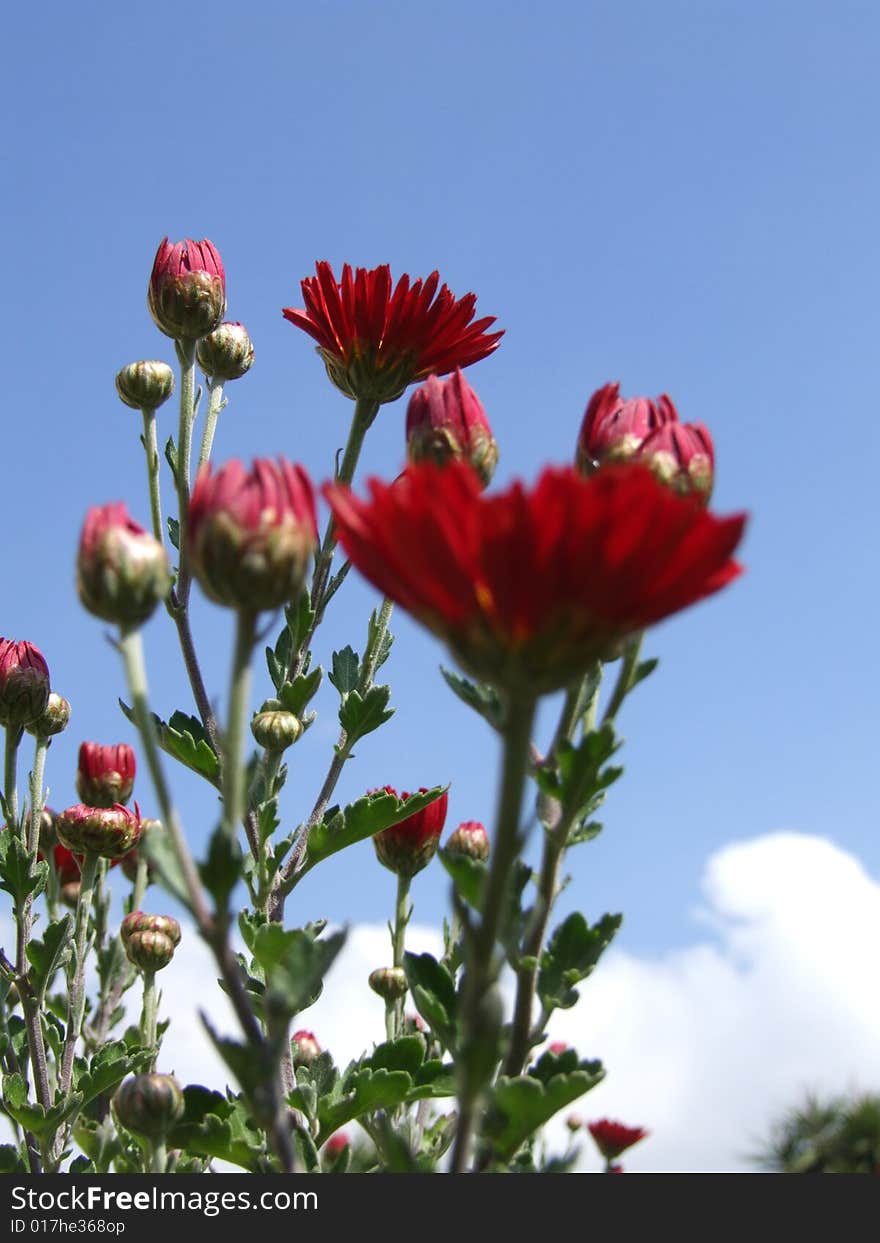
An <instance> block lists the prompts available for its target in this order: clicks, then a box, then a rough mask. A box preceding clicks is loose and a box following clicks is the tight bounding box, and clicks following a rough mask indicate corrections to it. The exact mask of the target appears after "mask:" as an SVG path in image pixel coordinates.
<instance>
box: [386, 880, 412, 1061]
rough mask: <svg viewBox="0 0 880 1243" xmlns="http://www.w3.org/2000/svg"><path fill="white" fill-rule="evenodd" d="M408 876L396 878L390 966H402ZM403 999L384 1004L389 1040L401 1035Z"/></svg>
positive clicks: (406, 916)
mask: <svg viewBox="0 0 880 1243" xmlns="http://www.w3.org/2000/svg"><path fill="white" fill-rule="evenodd" d="M410 879H411V878H410V877H409V876H398V878H397V901H396V902H395V904H394V931H393V934H392V937H391V951H392V965H393V966H395V967H402V966H403V950H404V945H405V941H406V925H407V924H408V923H409V915H410V912H409V909H408V908H409V886H410ZM403 1012H404V998H403V997H398V998H397V999H396V1000H395V1001H386V1002H385V1026H386V1029H387V1028H389V1027H390V1029H391V1032H392V1035H391V1036H390V1037H389V1039H391V1040H396V1039H397V1037H398V1036H402V1035H403Z"/></svg>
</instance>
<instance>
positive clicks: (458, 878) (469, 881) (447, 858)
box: [439, 850, 488, 911]
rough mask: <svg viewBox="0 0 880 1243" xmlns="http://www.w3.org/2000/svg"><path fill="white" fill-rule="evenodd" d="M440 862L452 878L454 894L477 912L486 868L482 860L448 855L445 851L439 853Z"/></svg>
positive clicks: (479, 906)
mask: <svg viewBox="0 0 880 1243" xmlns="http://www.w3.org/2000/svg"><path fill="white" fill-rule="evenodd" d="M439 855H440V862H441V863H442V864H443V866H444V867H445V868H446V871H447V872H448V873H449V875H450V876H451V877H452V883H453V884H454V885H455V892H456V893H457V894H458V896H459V897H460V898H463V899H464V901H465V902H467V904H468V906H472V907H473V908H474V910H475V911H479V910H480V909H481V906H482V901H483V885H484V884H485V881H486V874H487V871H488V869H487V867H486V864H485V863H484V862H483V860H482V859H471V858H470V857H469V856H468V855H460V854H450V853H449V852H448V851H447V850H441V851H440V852H439Z"/></svg>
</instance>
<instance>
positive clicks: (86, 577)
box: [76, 501, 171, 626]
mask: <svg viewBox="0 0 880 1243" xmlns="http://www.w3.org/2000/svg"><path fill="white" fill-rule="evenodd" d="M76 585H77V590H78V591H79V598H80V600H82V602H83V604H84V605H85V607H86V608H87V609H88V611H89V612H90V613H92V614H93V615H94V616H95V617H100V618H101V620H102V621H109V622H116V623H117V624H118V625H120V626H139V625H141V624H142V623H143V622H145V621H146V620H147V618H148V617H150V616H151V615H152V614H153V612H154V610H155V608H156V605H157V604H158V603H159V601H160V600H164V599H165V597H166V596H167V595H168V591H169V588H170V586H171V577H170V575H169V572H168V558H167V556H166V555H165V550H164V548H163V547H162V545H161V544H160V543H159V542H158V540H156V539H154V538H153V536H152V535H150V534H149V533H148V532H147V531H145V530H144V528H143V527H142V526H139V525H138V524H137V523H136V522H135V521H134V520H133V519H132V518H131V517H130V516H129V513H128V510H127V509H126V507H125V505H124V504H123V503H122V502H121V501H117V502H115V503H113V504H110V505H102V506H94V507H93V508H92V509H90V510H89V512H88V513H87V514H86V520H85V523H84V524H83V529H82V535H81V536H80V541H79V554H78V556H77V563H76Z"/></svg>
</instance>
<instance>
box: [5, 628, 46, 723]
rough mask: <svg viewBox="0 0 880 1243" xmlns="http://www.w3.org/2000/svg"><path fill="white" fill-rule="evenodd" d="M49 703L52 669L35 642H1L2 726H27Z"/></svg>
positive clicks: (13, 640)
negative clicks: (35, 645) (50, 670)
mask: <svg viewBox="0 0 880 1243" xmlns="http://www.w3.org/2000/svg"><path fill="white" fill-rule="evenodd" d="M48 702H49V666H48V665H47V664H46V659H45V657H44V656H43V653H42V652H41V651H40V649H39V648H38V647H34V645H33V643H27V642H24V641H21V642H17V641H16V640H15V639H0V725H11V726H13V727H14V726H19V725H28V724H29V723H30V722H31V721H35V720H36V719H37V717H38V716H41V715H42V713H43V712H44V711H45V708H46V705H47V704H48Z"/></svg>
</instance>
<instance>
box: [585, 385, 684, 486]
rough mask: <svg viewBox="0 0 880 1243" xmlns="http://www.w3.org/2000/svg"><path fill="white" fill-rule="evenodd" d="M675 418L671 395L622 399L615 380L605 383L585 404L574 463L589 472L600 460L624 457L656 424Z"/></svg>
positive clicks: (623, 458)
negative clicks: (614, 382) (611, 382)
mask: <svg viewBox="0 0 880 1243" xmlns="http://www.w3.org/2000/svg"><path fill="white" fill-rule="evenodd" d="M677 421H678V414H677V413H676V409H675V406H674V405H673V403H672V398H671V397H668V396H667V395H666V394H665V393H663V394H662V395H661V396H660V397H658V398H657V399H656V401H654V400H652V399H651V398H650V397H631V398H629V399H628V400H626V401H625V400H624V399H623V398H622V397H621V396H620V385H619V384H606V385H604V387H603V388H600V389H597V390H596V392H595V393H594V394H593V396H592V397H591V398H590V400H589V402H588V404H587V409H586V412H585V414H584V421H583V423H582V424H581V430H580V435H579V436H578V445H577V461H578V466H579V468H580V469H581V470H582V471H583V472H584V474H590V473H591V471H594V470H595V469H596V468H597V467H598V466H600V465H601V464H602V463H603V462H620V461H626V460H627V459H629V458H631V457H633V456H634V455H635V454H636V453H638V451H639V449H640V448H641V446H642V443H643V442H644V441H645V440H646V439H647V437H648V436H650V435H651V433H652V432H654V431H656V430H657V428H658V427H662V426H663V425H664V424H665V423H676V422H677Z"/></svg>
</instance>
